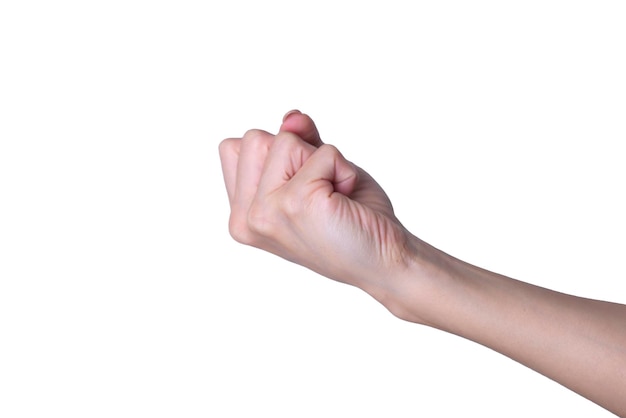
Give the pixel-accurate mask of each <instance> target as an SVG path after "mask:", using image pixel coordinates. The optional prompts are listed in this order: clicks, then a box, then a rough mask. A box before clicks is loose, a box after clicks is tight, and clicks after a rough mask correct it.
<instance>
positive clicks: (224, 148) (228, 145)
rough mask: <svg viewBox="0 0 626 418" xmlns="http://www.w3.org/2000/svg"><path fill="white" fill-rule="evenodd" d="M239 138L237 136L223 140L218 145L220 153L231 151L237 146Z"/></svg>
mask: <svg viewBox="0 0 626 418" xmlns="http://www.w3.org/2000/svg"><path fill="white" fill-rule="evenodd" d="M236 144H237V139H235V138H226V139H224V140H222V141H221V142H220V144H219V146H218V150H219V154H220V155H222V156H223V155H226V154H228V153H230V152H231V151H232V150H233V149H234V148H235V146H236Z"/></svg>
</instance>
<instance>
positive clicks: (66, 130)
mask: <svg viewBox="0 0 626 418" xmlns="http://www.w3.org/2000/svg"><path fill="white" fill-rule="evenodd" d="M625 21H626V10H625V6H624V5H623V3H622V2H618V1H614V2H611V1H603V2H592V1H589V2H584V1H563V2H555V1H527V2H498V1H492V2H487V1H478V2H462V1H456V2H452V1H442V2H409V1H406V2H402V1H385V2H372V1H359V2H357V1H353V2H341V1H332V2H331V1H318V2H296V1H275V0H271V1H259V2H252V1H212V2H211V1H204V2H203V1H196V2H192V1H176V2H174V1H170V2H167V1H107V2H80V1H74V2H70V1H58V2H44V1H40V2H32V1H3V2H2V3H1V5H0V63H1V65H0V75H1V77H0V213H1V216H0V416H2V417H7V418H8V417H44V416H45V417H49V416H55V417H56V416H59V417H113V416H115V417H143V416H146V417H147V416H150V417H209V416H210V417H256V416H272V417H321V416H324V417H348V416H355V417H356V416H364V415H365V414H371V415H368V416H393V417H415V416H429V417H450V416H481V417H482V416H490V417H492V416H493V417H495V416H498V417H500V416H507V417H528V416H541V417H544V416H545V417H548V416H549V417H552V416H563V417H564V416H567V417H606V416H611V415H610V414H608V413H607V412H605V411H604V410H603V409H601V408H599V407H597V406H596V405H594V404H592V403H591V402H589V401H587V400H585V399H583V398H581V397H579V396H578V395H575V394H574V393H572V392H570V391H568V390H567V389H564V388H562V387H561V386H559V385H558V384H556V383H554V382H552V381H550V380H548V379H546V378H544V377H543V376H540V375H538V374H536V373H534V372H532V371H530V370H528V369H526V368H524V367H523V366H520V365H518V364H517V363H515V362H513V361H511V360H509V359H507V358H505V357H503V356H501V355H499V354H496V353H494V352H492V351H490V350H488V349H486V348H484V347H481V346H479V345H476V344H474V343H470V342H468V341H465V340H462V339H460V338H458V337H454V336H451V335H446V334H444V333H441V332H439V331H435V330H431V329H428V328H425V327H421V326H418V325H415V324H410V323H406V322H402V321H400V320H398V319H396V318H394V317H393V316H392V315H391V314H389V313H388V312H387V311H386V310H385V309H384V308H383V307H382V306H380V305H379V304H378V303H376V302H375V301H374V300H373V299H371V298H370V297H369V296H367V295H366V294H365V293H363V292H361V291H359V290H358V289H355V288H352V287H348V286H345V285H341V284H338V283H335V282H331V281H329V280H327V279H325V278H322V277H319V276H317V275H315V274H313V273H311V272H309V271H307V270H304V269H303V268H300V267H298V266H295V265H292V264H289V263H287V262H284V261H283V260H280V259H278V258H276V257H274V256H272V255H269V254H266V253H262V252H260V251H257V250H254V249H252V248H248V247H243V246H240V245H238V244H236V243H235V242H234V241H232V240H231V239H230V237H229V235H228V232H227V227H226V225H227V219H228V204H227V201H226V195H225V191H224V189H223V184H222V178H221V171H220V166H219V159H218V155H217V145H218V143H219V141H220V140H221V139H223V138H225V137H228V136H240V135H241V134H243V133H244V132H245V131H246V130H247V129H249V128H261V129H266V130H268V131H275V130H276V129H277V128H278V126H279V124H280V120H281V117H282V115H283V113H284V112H286V111H287V110H289V109H291V108H299V109H301V110H303V111H305V112H307V113H309V114H310V115H312V116H313V117H314V119H315V120H316V121H317V123H318V126H319V129H320V131H321V132H322V136H323V138H324V140H325V141H326V142H329V143H333V144H334V145H336V146H337V147H339V149H340V150H342V152H343V153H344V154H345V155H346V156H347V158H349V159H351V160H352V161H354V162H356V163H357V164H359V165H361V166H362V167H363V168H365V169H366V170H368V171H369V172H370V173H371V174H372V175H373V176H374V177H375V178H376V179H377V180H378V181H379V183H381V185H382V186H383V187H384V188H385V189H386V190H387V192H388V194H389V195H390V197H391V199H392V201H393V202H394V206H395V208H396V211H397V214H398V217H399V218H400V219H401V220H402V221H403V223H404V224H405V225H406V226H407V227H408V228H409V229H410V230H411V231H412V232H413V233H415V234H416V235H418V236H420V237H421V238H423V239H425V240H426V241H428V242H430V243H432V244H433V245H435V246H437V247H439V248H441V249H443V250H445V251H446V252H448V253H451V254H453V255H455V256H457V257H459V258H462V259H464V260H466V261H469V262H471V263H474V264H477V265H480V266H481V267H485V268H488V269H491V270H495V271H497V272H500V273H503V274H506V275H509V276H513V277H516V278H518V279H522V280H526V281H529V282H532V283H536V284H540V285H542V286H545V287H549V288H553V289H556V290H560V291H563V292H568V293H573V294H577V295H583V296H587V297H593V298H600V299H607V300H612V301H621V302H624V301H626V291H624V280H625V279H626V270H625V268H624V263H623V261H624V255H623V254H624V250H625V249H626V247H625V244H624V238H623V237H624V236H626V223H625V221H624V213H626V203H625V202H624V179H625V178H626V165H625V164H624V151H623V143H624V141H625V140H626V123H625V116H626V81H625V80H626V77H624V74H626V59H625V56H626V54H625V53H624V51H626V25H624V22H625Z"/></svg>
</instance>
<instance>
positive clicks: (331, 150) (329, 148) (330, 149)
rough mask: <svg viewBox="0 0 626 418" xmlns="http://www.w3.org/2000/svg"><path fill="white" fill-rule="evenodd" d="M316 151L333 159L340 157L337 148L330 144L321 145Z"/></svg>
mask: <svg viewBox="0 0 626 418" xmlns="http://www.w3.org/2000/svg"><path fill="white" fill-rule="evenodd" d="M318 151H319V152H321V153H323V154H324V155H328V156H331V157H335V156H338V155H341V153H340V152H339V150H338V149H337V147H335V146H334V145H331V144H322V145H320V147H319V148H318Z"/></svg>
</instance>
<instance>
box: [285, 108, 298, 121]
mask: <svg viewBox="0 0 626 418" xmlns="http://www.w3.org/2000/svg"><path fill="white" fill-rule="evenodd" d="M296 113H297V114H299V115H301V114H302V112H300V111H299V110H298V109H294V110H290V111H289V112H287V113H285V116H283V122H285V121H286V120H287V118H288V117H289V116H291V115H293V114H296Z"/></svg>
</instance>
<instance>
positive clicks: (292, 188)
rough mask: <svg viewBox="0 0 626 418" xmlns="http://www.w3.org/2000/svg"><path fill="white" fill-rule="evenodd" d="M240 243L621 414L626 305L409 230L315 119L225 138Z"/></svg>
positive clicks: (625, 410) (297, 116) (625, 398)
mask: <svg viewBox="0 0 626 418" xmlns="http://www.w3.org/2000/svg"><path fill="white" fill-rule="evenodd" d="M220 157H221V159H222V168H223V172H224V180H225V183H226V189H227V192H228V197H229V201H230V205H231V217H230V225H229V228H230V232H231V234H232V236H233V237H234V238H235V239H236V240H237V241H239V242H242V243H244V244H248V245H253V246H256V247H259V248H261V249H264V250H267V251H270V252H272V253H275V254H277V255H279V256H281V257H283V258H285V259H287V260H290V261H292V262H295V263H298V264H301V265H303V266H305V267H308V268H310V269H312V270H314V271H316V272H318V273H320V274H322V275H324V276H326V277H329V278H332V279H334V280H338V281H341V282H344V283H348V284H351V285H354V286H357V287H359V288H361V289H363V290H365V291H366V292H368V293H369V294H370V295H372V296H373V297H374V298H375V299H377V300H378V301H380V302H381V303H382V304H383V305H384V306H385V307H387V308H388V309H389V310H390V311H391V312H392V313H393V314H395V315H396V316H398V317H399V318H402V319H405V320H408V321H412V322H416V323H419V324H424V325H428V326H432V327H435V328H438V329H441V330H444V331H447V332H450V333H454V334H457V335H459V336H462V337H464V338H467V339H470V340H473V341H475V342H477V343H479V344H482V345H484V346H487V347H490V348H492V349H493V350H495V351H498V352H500V353H502V354H504V355H506V356H508V357H510V358H512V359H514V360H516V361H518V362H520V363H522V364H524V365H526V366H528V367H530V368H532V369H534V370H536V371H537V372H539V373H541V374H543V375H545V376H548V377H549V378H551V379H553V380H555V381H557V382H559V383H561V384H562V385H564V386H566V387H568V388H570V389H572V390H574V391H575V392H577V393H579V394H581V395H582V396H585V397H587V398H588V399H590V400H592V401H594V402H596V403H598V404H599V405H601V406H603V407H604V408H606V409H608V410H610V411H612V412H614V413H616V414H618V415H620V416H626V306H625V305H620V304H615V303H608V302H603V301H597V300H590V299H584V298H578V297H575V296H571V295H565V294H562V293H558V292H554V291H551V290H548V289H544V288H541V287H537V286H533V285H530V284H528V283H524V282H520V281H517V280H514V279H510V278H507V277H504V276H502V275H499V274H496V273H492V272H489V271H486V270H483V269H480V268H478V267H476V266H473V265H471V264H468V263H465V262H463V261H460V260H458V259H455V258H454V257H451V256H449V255H447V254H445V253H443V252H442V251H439V250H438V249H436V248H433V247H432V246H430V245H428V244H427V243H425V242H423V241H421V240H420V239H419V238H417V237H415V236H414V235H412V234H411V233H410V232H409V231H407V230H406V229H405V228H404V227H403V226H402V225H401V223H400V222H399V221H398V219H397V218H396V217H395V215H394V213H393V209H392V207H391V203H390V202H389V199H388V198H387V196H386V195H385V193H384V192H383V190H382V189H381V188H380V186H379V185H378V184H377V183H376V182H375V181H374V180H373V179H372V178H371V177H370V176H369V175H368V174H367V173H366V172H365V171H363V170H362V169H360V168H359V167H357V166H355V165H354V164H352V163H350V162H349V161H347V160H346V159H345V158H344V157H343V156H342V155H341V153H340V152H339V151H338V150H337V149H336V148H334V147H332V146H328V145H323V144H322V141H321V139H320V137H319V134H318V132H317V129H316V127H315V125H314V124H313V121H312V120H311V119H310V118H309V117H308V116H306V115H303V114H301V113H299V112H293V113H291V114H288V115H287V116H286V118H285V119H284V121H283V124H282V126H281V129H280V132H279V134H277V135H271V134H269V133H267V132H263V131H258V130H254V131H249V132H248V133H246V135H244V137H242V138H231V139H227V140H225V141H223V142H222V143H221V145H220Z"/></svg>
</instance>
